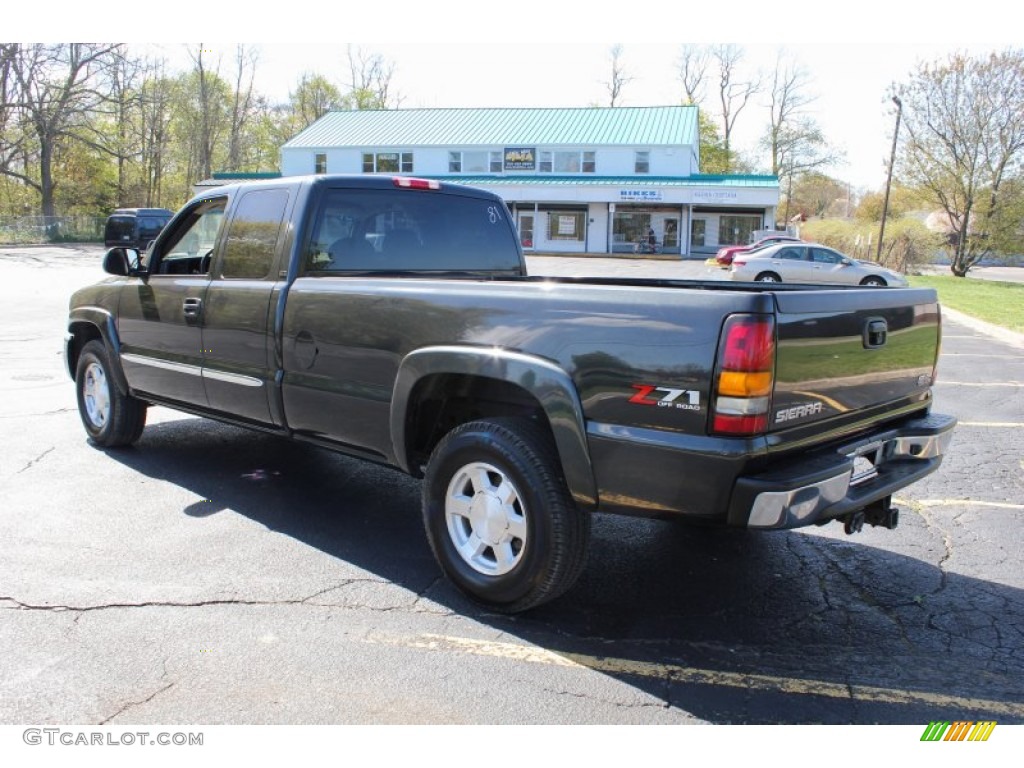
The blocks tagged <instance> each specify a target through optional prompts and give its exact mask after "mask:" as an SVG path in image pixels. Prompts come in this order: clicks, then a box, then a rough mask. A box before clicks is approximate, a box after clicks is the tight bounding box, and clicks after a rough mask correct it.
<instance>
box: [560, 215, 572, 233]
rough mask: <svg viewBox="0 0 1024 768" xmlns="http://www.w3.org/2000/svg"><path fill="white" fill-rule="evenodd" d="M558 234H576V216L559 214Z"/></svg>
mask: <svg viewBox="0 0 1024 768" xmlns="http://www.w3.org/2000/svg"><path fill="white" fill-rule="evenodd" d="M558 234H560V235H575V234H576V217H575V216H559V217H558Z"/></svg>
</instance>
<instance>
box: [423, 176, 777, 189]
mask: <svg viewBox="0 0 1024 768" xmlns="http://www.w3.org/2000/svg"><path fill="white" fill-rule="evenodd" d="M416 175H420V174H416ZM422 176H423V178H428V179H436V180H437V181H443V182H445V183H448V184H465V185H467V186H481V185H495V184H501V185H519V186H555V185H558V186H566V185H572V186H581V187H595V186H616V187H627V186H628V187H762V188H766V189H777V188H778V186H779V180H778V178H776V177H775V176H757V175H750V174H736V175H718V174H715V175H712V174H695V175H693V176H553V175H551V174H550V173H544V174H538V175H524V174H519V173H516V174H509V175H507V176H499V175H494V176H487V175H479V176H467V175H463V174H459V175H445V176H438V175H436V174H423V175H422Z"/></svg>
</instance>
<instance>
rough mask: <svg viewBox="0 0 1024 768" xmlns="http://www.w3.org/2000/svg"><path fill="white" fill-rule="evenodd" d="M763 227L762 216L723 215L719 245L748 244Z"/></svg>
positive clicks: (719, 230) (719, 225)
mask: <svg viewBox="0 0 1024 768" xmlns="http://www.w3.org/2000/svg"><path fill="white" fill-rule="evenodd" d="M760 228H761V217H760V216H722V218H721V219H719V224H718V243H719V245H746V244H747V243H749V242H750V240H751V238H752V237H753V235H754V232H755V231H756V230H758V229H760Z"/></svg>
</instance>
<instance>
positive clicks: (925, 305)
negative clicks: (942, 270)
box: [768, 288, 940, 432]
mask: <svg viewBox="0 0 1024 768" xmlns="http://www.w3.org/2000/svg"><path fill="white" fill-rule="evenodd" d="M775 298H776V305H777V307H778V313H779V314H778V326H777V328H778V331H777V332H778V347H777V350H778V352H777V362H776V371H775V393H774V397H773V399H772V409H771V413H770V414H769V427H768V429H769V431H771V432H778V431H780V430H785V429H789V428H791V427H801V426H804V425H808V424H813V423H814V422H817V421H822V420H825V419H834V418H836V417H842V416H844V415H846V416H849V417H850V419H851V420H854V419H856V418H858V417H860V416H862V415H863V412H865V411H868V410H871V409H873V408H875V407H877V406H880V405H885V404H898V403H902V404H910V403H913V402H915V401H917V402H920V401H923V400H925V399H927V397H928V392H929V389H930V387H931V383H932V377H933V375H934V369H935V362H936V357H937V354H938V346H939V330H940V329H939V326H940V322H939V306H938V298H937V296H936V294H935V291H934V290H932V289H930V288H929V289H912V288H898V289H897V288H865V289H853V290H826V291H807V292H781V291H780V292H777V293H776V294H775ZM844 420H845V419H844Z"/></svg>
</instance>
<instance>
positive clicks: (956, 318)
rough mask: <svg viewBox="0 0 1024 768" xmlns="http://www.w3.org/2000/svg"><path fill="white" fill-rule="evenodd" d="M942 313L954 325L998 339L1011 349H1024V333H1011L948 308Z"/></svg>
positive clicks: (945, 307)
mask: <svg viewBox="0 0 1024 768" xmlns="http://www.w3.org/2000/svg"><path fill="white" fill-rule="evenodd" d="M941 311H942V316H943V317H945V318H949V319H950V320H952V321H953V322H954V323H960V325H966V326H967V327H968V328H970V329H971V330H973V331H977V332H978V333H983V334H985V335H986V336H990V337H992V338H993V339H998V340H999V341H1002V342H1005V343H1006V344H1009V345H1010V346H1011V347H1017V348H1018V349H1024V333H1017V332H1016V331H1011V330H1009V329H1008V328H1002V327H1000V326H998V325H993V324H992V323H986V322H985V321H984V320H979V319H978V318H976V317H971V316H970V315H965V314H964V313H963V312H958V311H956V310H955V309H950V308H949V307H947V306H943V307H942V310H941Z"/></svg>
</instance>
